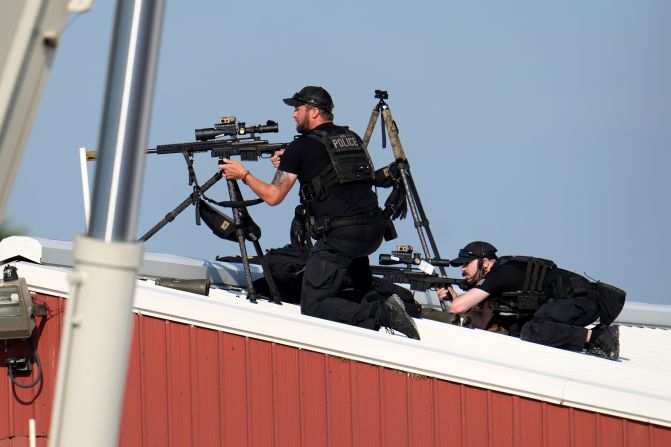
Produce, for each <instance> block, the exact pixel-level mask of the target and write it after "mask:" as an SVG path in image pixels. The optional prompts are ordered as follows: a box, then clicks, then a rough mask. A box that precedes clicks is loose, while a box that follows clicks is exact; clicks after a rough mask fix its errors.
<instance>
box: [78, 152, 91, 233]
mask: <svg viewBox="0 0 671 447" xmlns="http://www.w3.org/2000/svg"><path fill="white" fill-rule="evenodd" d="M79 170H80V171H81V174H82V195H83V199H84V224H85V225H86V226H85V228H86V231H87V232H88V231H89V222H90V221H91V220H90V216H91V193H90V192H89V171H88V168H87V166H86V148H85V147H80V148H79Z"/></svg>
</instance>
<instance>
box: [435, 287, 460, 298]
mask: <svg viewBox="0 0 671 447" xmlns="http://www.w3.org/2000/svg"><path fill="white" fill-rule="evenodd" d="M436 294H437V295H438V299H440V300H441V301H445V300H447V301H452V300H453V299H454V297H456V296H457V293H456V292H455V291H454V289H453V288H452V286H449V287H447V288H445V287H441V288H440V289H438V290H437V291H436Z"/></svg>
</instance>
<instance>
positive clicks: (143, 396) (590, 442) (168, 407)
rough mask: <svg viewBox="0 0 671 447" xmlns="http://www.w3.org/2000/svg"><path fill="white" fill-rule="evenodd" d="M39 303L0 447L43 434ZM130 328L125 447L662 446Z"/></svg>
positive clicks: (275, 349)
mask: <svg viewBox="0 0 671 447" xmlns="http://www.w3.org/2000/svg"><path fill="white" fill-rule="evenodd" d="M40 299H42V300H46V301H47V302H48V303H49V305H50V307H51V309H52V315H53V316H52V318H51V319H50V320H49V324H47V327H46V328H45V330H44V332H43V333H42V336H41V337H40V340H39V352H40V355H41V356H42V363H43V366H44V369H45V374H46V380H45V381H44V384H43V385H42V388H38V389H35V390H32V391H30V390H29V391H23V390H15V389H14V387H12V386H11V384H10V383H9V380H8V379H6V378H3V379H1V380H5V381H6V382H5V383H3V385H2V389H3V391H2V395H0V399H1V400H2V402H7V404H6V405H3V406H2V410H1V412H2V414H0V446H24V445H27V438H26V436H27V432H28V431H27V430H28V422H27V421H28V419H29V418H30V417H35V418H36V419H37V427H38V435H39V436H42V437H44V436H46V435H47V433H48V428H49V407H50V404H51V399H52V397H53V382H54V380H55V365H56V354H57V350H58V340H59V336H58V333H59V330H60V325H61V321H60V315H61V313H62V309H61V308H60V306H62V304H60V303H61V301H60V300H56V299H47V298H45V297H40ZM136 322H137V324H136V326H135V336H134V338H133V347H132V352H131V367H130V370H129V372H128V385H127V393H126V401H125V405H124V414H123V422H122V434H121V442H120V445H122V446H124V447H133V446H161V447H163V446H175V447H177V446H179V447H182V446H199V447H207V446H235V447H238V446H311V447H312V446H334V447H335V446H338V447H340V446H348V445H356V446H385V447H387V446H491V447H506V446H533V447H537V446H562V447H564V446H608V447H615V446H637V447H638V446H671V430H670V429H667V428H664V427H658V426H653V425H650V424H645V423H639V422H635V421H629V420H625V419H621V418H616V417H611V416H605V415H601V414H595V413H591V412H586V411H581V410H576V409H572V408H567V407H561V406H557V405H553V404H547V403H542V402H538V401H534V400H530V399H525V398H521V397H517V396H510V395H507V394H502V393H497V392H494V391H488V390H483V389H479V388H475V387H471V386H465V385H459V384H455V383H450V382H445V381H441V380H436V379H432V378H426V377H418V376H414V375H409V374H406V373H403V372H399V371H394V370H390V369H386V368H381V367H377V366H373V365H368V364H365V363H360V362H355V361H350V360H344V359H341V358H337V357H332V356H328V355H325V354H320V353H315V352H310V351H305V350H299V349H296V348H291V347H287V346H283V345H278V344H274V343H269V342H264V341H259V340H254V339H250V338H245V337H241V336H237V335H232V334H227V333H223V332H216V331H213V330H209V329H203V328H198V327H193V326H188V325H184V324H180V323H174V322H169V321H164V320H160V319H156V318H151V317H146V316H138V317H136ZM11 349H17V348H11ZM11 349H10V351H11ZM7 352H8V351H7V350H6V351H5V353H4V354H5V357H4V358H6V357H7ZM38 445H46V441H45V439H44V438H41V439H40V442H39V443H38Z"/></svg>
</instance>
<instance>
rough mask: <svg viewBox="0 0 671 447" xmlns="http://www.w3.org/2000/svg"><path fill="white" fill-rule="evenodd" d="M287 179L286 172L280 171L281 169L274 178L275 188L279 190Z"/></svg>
mask: <svg viewBox="0 0 671 447" xmlns="http://www.w3.org/2000/svg"><path fill="white" fill-rule="evenodd" d="M286 179H287V173H286V172H284V171H280V170H279V169H278V170H277V172H276V173H275V177H273V186H275V187H277V188H279V187H280V186H281V185H282V183H284V182H285V181H286Z"/></svg>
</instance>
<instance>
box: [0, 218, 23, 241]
mask: <svg viewBox="0 0 671 447" xmlns="http://www.w3.org/2000/svg"><path fill="white" fill-rule="evenodd" d="M26 234H28V229H27V228H26V227H24V226H23V225H16V224H14V223H13V222H12V221H11V220H9V219H5V221H4V222H3V223H2V225H0V240H2V239H4V238H6V237H9V236H24V235H26Z"/></svg>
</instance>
